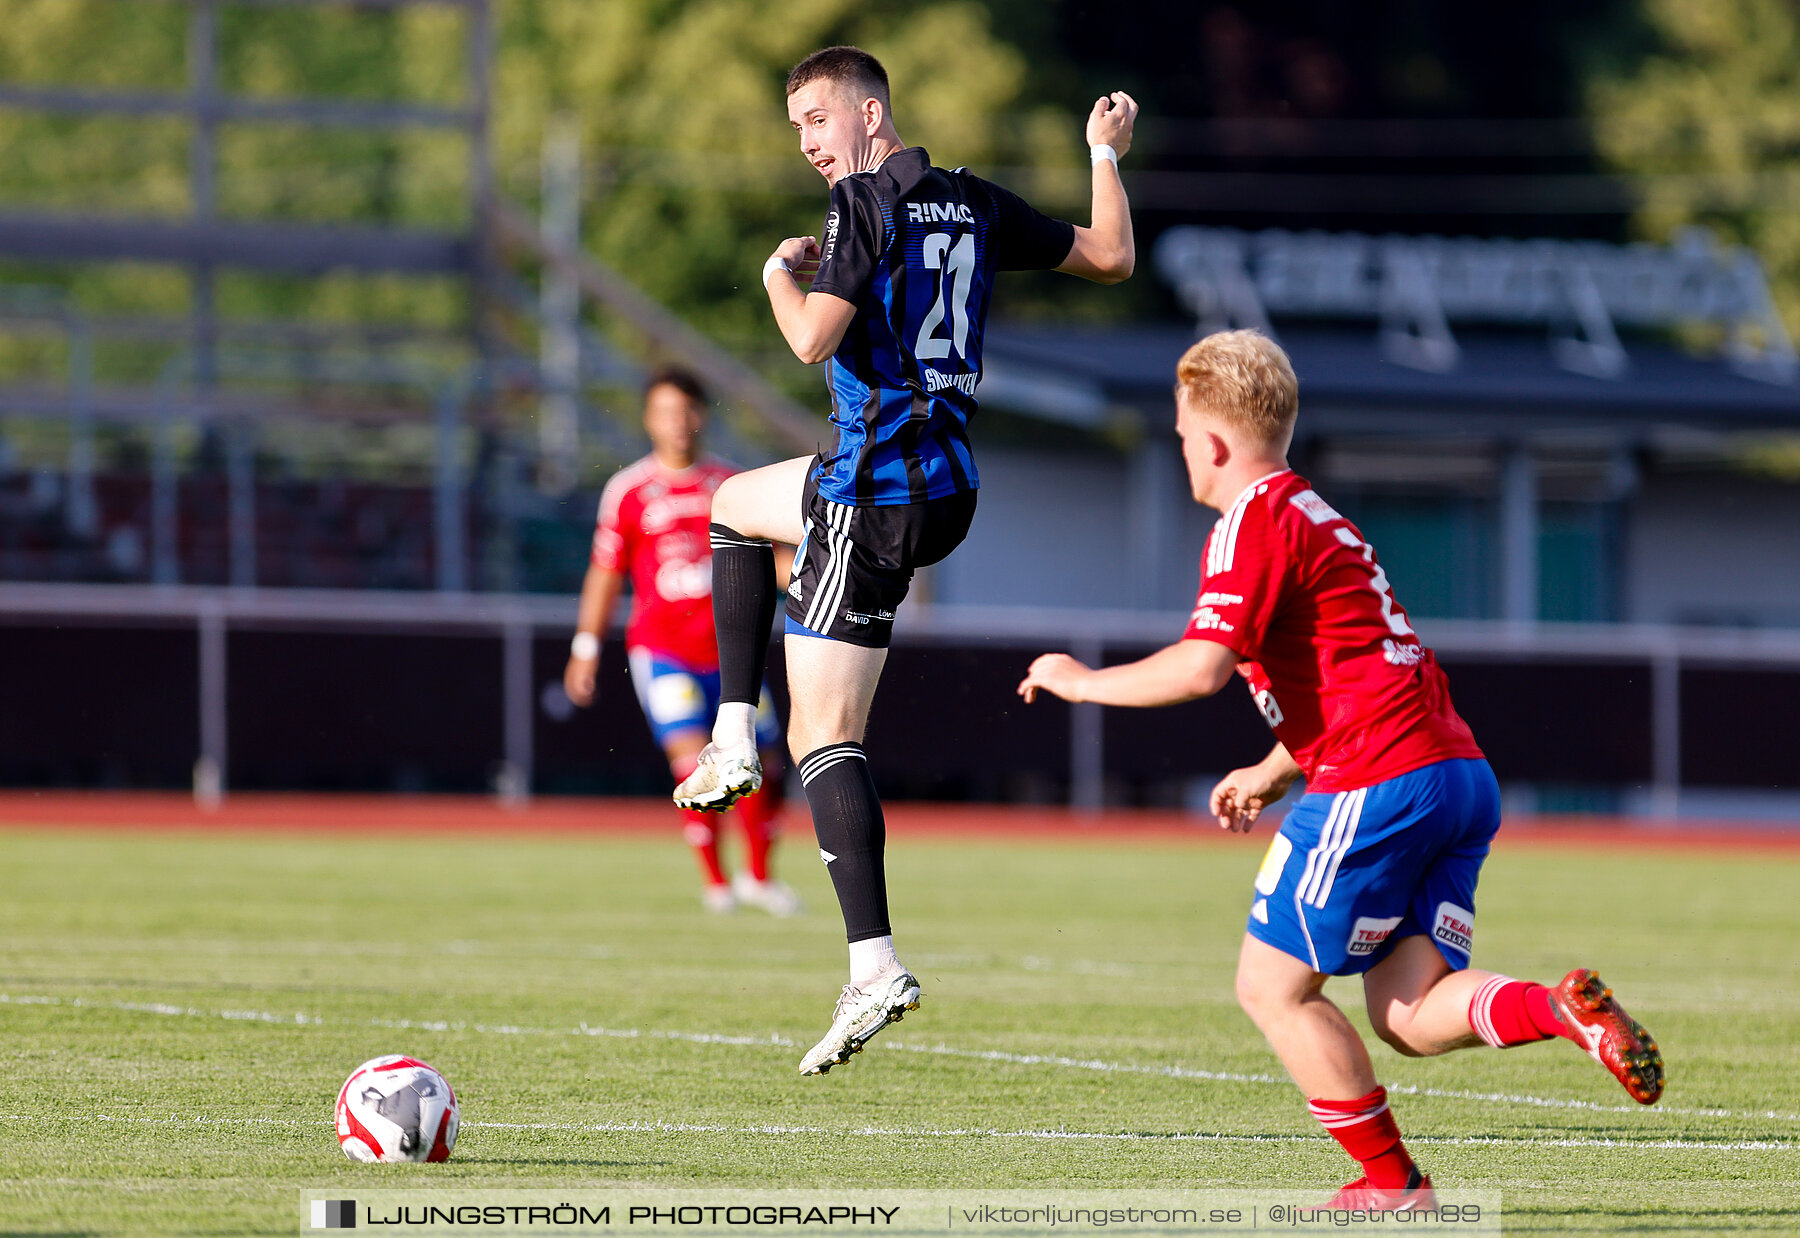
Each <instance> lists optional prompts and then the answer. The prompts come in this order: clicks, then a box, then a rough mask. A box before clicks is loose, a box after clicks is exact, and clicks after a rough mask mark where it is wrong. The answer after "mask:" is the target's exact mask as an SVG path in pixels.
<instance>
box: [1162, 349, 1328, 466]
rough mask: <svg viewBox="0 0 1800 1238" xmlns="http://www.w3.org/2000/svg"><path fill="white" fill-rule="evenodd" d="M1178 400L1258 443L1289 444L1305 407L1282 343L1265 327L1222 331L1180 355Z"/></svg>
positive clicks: (1176, 379) (1291, 365) (1176, 376)
mask: <svg viewBox="0 0 1800 1238" xmlns="http://www.w3.org/2000/svg"><path fill="white" fill-rule="evenodd" d="M1175 399H1176V401H1177V403H1179V402H1181V401H1182V400H1183V399H1185V400H1186V402H1187V406H1188V407H1189V408H1191V409H1193V410H1194V411H1196V412H1204V413H1206V414H1208V415H1210V416H1213V417H1217V418H1218V419H1219V420H1220V421H1222V422H1224V423H1225V424H1226V425H1227V426H1229V427H1231V428H1233V429H1235V430H1239V431H1241V432H1242V433H1243V434H1244V435H1245V436H1246V437H1249V438H1251V439H1254V440H1255V441H1256V442H1258V443H1261V444H1265V445H1269V446H1279V447H1282V448H1285V447H1286V446H1287V442H1288V440H1289V439H1290V438H1291V437H1293V433H1294V418H1295V416H1297V415H1298V414H1299V411H1300V382H1299V380H1298V379H1296V378H1295V377H1294V367H1293V364H1292V363H1291V362H1290V361H1289V360H1288V357H1287V354H1286V353H1285V352H1283V351H1281V345H1279V344H1277V343H1276V342H1275V341H1274V340H1272V339H1270V338H1269V337H1268V336H1266V335H1264V334H1263V333H1262V332H1260V331H1219V332H1216V333H1215V334H1212V335H1209V336H1207V337H1206V338H1205V339H1203V340H1201V341H1200V342H1199V343H1197V344H1195V345H1194V346H1193V347H1191V348H1189V349H1188V350H1187V351H1186V352H1185V353H1183V354H1182V355H1181V361H1180V362H1179V363H1178V364H1177V365H1176V366H1175Z"/></svg>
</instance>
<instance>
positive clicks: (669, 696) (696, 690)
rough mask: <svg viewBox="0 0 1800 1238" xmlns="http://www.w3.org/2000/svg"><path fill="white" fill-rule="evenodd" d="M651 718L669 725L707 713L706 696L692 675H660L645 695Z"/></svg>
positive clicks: (651, 683) (652, 681)
mask: <svg viewBox="0 0 1800 1238" xmlns="http://www.w3.org/2000/svg"><path fill="white" fill-rule="evenodd" d="M644 696H645V698H646V699H645V703H646V704H647V705H649V706H650V717H651V718H652V719H653V720H654V721H656V722H660V723H663V724H665V725H667V724H668V723H671V722H685V721H688V720H690V719H694V718H698V717H700V716H701V715H703V714H704V713H705V712H706V695H705V693H703V692H701V691H700V681H699V680H698V679H695V678H694V677H693V676H692V675H680V674H675V675H658V676H656V677H655V678H654V679H652V680H651V681H650V687H649V689H648V690H647V691H646V692H645V693H644Z"/></svg>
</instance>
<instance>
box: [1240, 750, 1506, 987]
mask: <svg viewBox="0 0 1800 1238" xmlns="http://www.w3.org/2000/svg"><path fill="white" fill-rule="evenodd" d="M1499 828H1500V787H1499V784H1498V783H1496V782H1495V781H1494V771H1493V770H1492V769H1490V768H1489V767H1488V763H1487V762H1486V761H1482V760H1461V759H1459V760H1452V761H1439V762H1437V763H1436V764H1434V765H1427V766H1425V767H1424V768H1423V769H1416V770H1414V771H1413V772H1412V773H1410V774H1402V775H1401V776H1400V777H1398V778H1391V779H1389V780H1388V781H1386V782H1379V783H1376V784H1375V785H1374V786H1372V787H1364V788H1362V789H1361V790H1357V791H1340V792H1338V793H1337V794H1335V795H1333V794H1326V793H1314V794H1308V795H1304V796H1302V797H1301V798H1300V802H1299V804H1297V805H1296V806H1295V807H1294V809H1293V811H1292V812H1290V813H1288V815H1287V820H1285V821H1283V822H1282V824H1281V831H1280V833H1278V834H1277V835H1276V836H1275V838H1274V840H1273V841H1272V842H1271V843H1270V844H1269V851H1268V854H1267V855H1266V856H1265V857H1264V858H1263V864H1262V869H1261V870H1260V871H1259V872H1258V873H1257V875H1256V901H1255V902H1254V903H1253V904H1251V907H1250V921H1249V925H1248V928H1249V932H1250V935H1251V936H1252V937H1254V938H1256V939H1257V940H1258V941H1261V942H1265V943H1267V944H1268V945H1271V946H1274V947H1275V948H1276V949H1277V950H1280V951H1281V952H1282V953H1284V954H1290V955H1292V956H1293V957H1295V958H1297V959H1299V960H1301V961H1302V962H1304V963H1307V964H1309V965H1310V966H1311V967H1312V969H1313V970H1314V971H1318V972H1324V973H1326V974H1327V975H1332V976H1353V975H1359V974H1361V973H1362V972H1365V971H1368V970H1369V968H1371V967H1373V966H1374V965H1375V964H1376V963H1379V962H1380V961H1381V960H1382V959H1384V958H1386V957H1387V955H1388V952H1389V951H1391V950H1392V949H1393V948H1394V943H1395V942H1397V941H1399V940H1400V939H1401V938H1403V937H1415V936H1419V935H1421V934H1423V935H1426V936H1429V937H1430V938H1431V939H1432V944H1433V945H1435V946H1436V947H1437V948H1438V951H1439V953H1441V954H1442V955H1443V956H1444V959H1445V961H1446V962H1448V963H1449V964H1450V966H1451V968H1452V969H1454V970H1461V969H1462V968H1465V967H1467V966H1468V965H1469V951H1470V949H1471V948H1472V946H1473V944H1474V936H1475V882H1476V879H1477V878H1478V877H1479V876H1480V875H1481V862H1482V861H1483V860H1485V859H1486V858H1487V853H1488V844H1489V842H1490V841H1491V840H1492V839H1493V837H1494V831H1495V830H1497V829H1499Z"/></svg>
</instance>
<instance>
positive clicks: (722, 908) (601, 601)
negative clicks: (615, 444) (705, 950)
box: [563, 367, 800, 916]
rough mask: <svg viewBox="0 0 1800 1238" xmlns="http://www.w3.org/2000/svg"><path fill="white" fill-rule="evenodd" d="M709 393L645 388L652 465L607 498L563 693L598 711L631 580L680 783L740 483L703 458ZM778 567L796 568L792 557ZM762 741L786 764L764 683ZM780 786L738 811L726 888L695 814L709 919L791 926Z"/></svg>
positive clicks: (689, 768) (705, 695)
mask: <svg viewBox="0 0 1800 1238" xmlns="http://www.w3.org/2000/svg"><path fill="white" fill-rule="evenodd" d="M706 405H707V399H706V393H705V391H704V389H702V387H701V386H700V383H699V380H697V379H696V378H695V377H694V376H693V375H692V374H690V373H688V372H687V371H686V370H681V369H676V368H673V367H670V368H666V369H662V370H658V371H657V372H656V373H655V374H653V375H651V377H650V381H649V383H648V384H647V385H646V386H645V389H644V430H645V432H646V433H647V434H648V435H649V436H650V454H649V455H647V456H645V457H644V458H643V459H642V460H639V461H638V462H637V463H635V464H632V465H629V466H628V467H626V468H624V469H621V470H620V471H619V472H618V473H616V474H615V475H614V476H613V478H612V480H611V481H609V482H607V483H606V489H605V491H603V492H602V494H601V496H600V515H599V520H598V522H597V523H596V526H595V529H594V550H593V557H592V558H591V559H590V561H589V563H588V571H587V579H586V580H585V581H584V582H583V583H582V586H581V609H580V612H579V614H578V616H577V618H576V631H575V639H574V640H573V641H572V642H571V644H570V654H569V664H568V667H567V668H566V669H565V670H564V672H563V688H564V690H565V691H567V692H568V694H569V699H570V700H571V701H573V702H575V704H577V705H581V706H587V705H590V704H592V703H593V700H594V681H595V672H596V671H597V670H598V668H599V665H600V646H601V643H602V641H603V640H604V637H605V633H606V630H607V627H608V626H609V625H610V624H611V623H612V616H613V608H614V607H615V606H616V605H617V604H618V601H619V594H620V593H621V592H622V591H623V589H624V587H625V581H626V579H627V578H629V579H630V581H631V591H632V606H631V619H630V622H629V623H628V624H627V626H626V630H625V646H626V649H627V651H628V654H629V657H630V661H631V682H632V685H633V687H635V688H636V689H637V697H638V704H639V705H641V706H642V707H643V710H644V717H645V718H646V719H648V720H649V723H650V729H651V730H652V731H653V732H654V733H655V735H656V742H657V743H658V744H659V745H660V746H661V747H662V750H663V752H664V754H666V755H667V756H668V758H669V769H670V771H671V772H672V773H673V774H674V775H675V780H676V781H677V782H680V781H681V780H682V779H683V778H686V777H687V776H688V775H689V774H691V773H693V772H694V762H695V759H696V758H697V757H698V756H699V754H700V749H701V748H702V747H703V746H704V745H705V743H706V740H707V732H708V729H709V728H710V726H711V725H712V718H713V714H714V712H715V711H716V710H717V709H718V704H719V653H718V646H717V645H716V644H715V642H714V640H713V615H712V549H711V547H710V545H709V544H708V540H707V533H706V526H707V520H708V518H709V513H710V511H711V510H712V498H713V493H714V492H715V491H716V490H718V488H719V484H720V483H721V482H723V481H724V480H725V479H726V478H727V477H730V476H731V475H732V474H733V473H734V472H736V470H735V469H733V468H732V467H731V466H730V465H728V464H726V463H725V462H724V461H722V460H719V459H717V458H715V457H712V456H705V455H702V454H701V453H700V435H701V432H702V431H703V430H704V429H705V427H706ZM780 558H781V560H782V562H781V563H780V564H778V566H779V567H780V569H781V570H782V572H783V573H784V574H785V572H786V568H787V565H788V564H789V563H791V562H792V559H791V556H789V555H788V554H787V553H786V551H785V548H784V551H783V553H782V555H781V556H780ZM758 687H759V688H760V691H759V693H758V703H757V710H756V717H755V728H756V742H757V745H758V746H759V748H761V749H762V751H763V754H764V756H763V759H764V760H765V761H769V762H774V763H776V765H777V766H778V765H779V762H780V757H779V755H778V750H779V745H780V741H781V735H780V731H779V727H778V725H777V723H776V721H775V710H774V706H773V704H772V703H771V702H770V699H769V690H768V688H767V687H766V686H763V685H761V684H760V682H759V684H758ZM778 788H779V781H778V780H772V781H771V782H770V783H769V784H768V785H766V786H764V787H763V789H761V790H759V791H757V792H756V793H755V794H754V795H749V796H746V797H745V798H743V799H742V800H740V801H738V803H737V806H736V810H735V812H734V814H733V815H734V816H736V818H737V820H738V822H739V824H740V825H742V826H743V831H744V867H743V868H742V869H740V870H739V872H738V874H737V878H736V879H735V880H733V881H727V880H726V878H725V870H724V867H723V866H722V865H721V864H720V861H719V832H718V828H717V825H716V824H715V822H716V818H714V817H710V816H708V815H707V814H705V813H702V812H696V811H693V810H685V811H683V812H682V816H683V818H684V819H685V822H686V825H685V830H684V833H685V835H686V837H687V841H688V844H689V845H690V846H692V847H693V849H694V855H695V857H696V858H697V859H698V860H699V861H700V871H701V874H702V875H703V876H704V877H705V879H706V888H705V891H704V892H703V895H702V898H703V901H704V902H705V905H706V907H707V909H708V910H710V911H718V912H726V911H731V910H732V909H733V908H734V907H736V906H739V905H744V906H749V907H759V908H761V909H762V910H764V911H767V912H769V913H770V914H771V915H777V916H790V915H793V914H794V913H795V912H797V911H799V910H800V900H799V898H798V897H796V895H795V894H794V891H793V890H792V889H790V888H789V887H788V886H787V885H786V884H785V883H783V882H780V881H776V880H775V879H774V878H773V877H771V876H770V875H769V853H770V851H771V850H772V849H773V847H774V843H775V837H776V834H777V832H778V830H779V824H778V817H779V814H780V812H781V795H780V791H779V789H778Z"/></svg>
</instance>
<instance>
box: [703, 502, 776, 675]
mask: <svg viewBox="0 0 1800 1238" xmlns="http://www.w3.org/2000/svg"><path fill="white" fill-rule="evenodd" d="M710 532H711V534H712V553H713V627H714V629H715V630H716V631H717V633H718V639H719V700H720V702H721V703H733V702H735V703H738V704H744V705H749V706H750V707H751V708H753V709H754V708H755V706H756V703H757V702H758V701H759V700H761V699H762V682H763V668H764V667H765V666H766V665H767V663H768V660H769V633H770V630H771V629H772V628H773V627H774V626H775V599H776V589H775V549H774V547H772V546H770V545H769V543H768V542H766V541H762V540H760V539H758V538H752V537H745V536H744V535H743V534H742V533H739V532H737V531H736V530H735V529H728V528H726V527H725V526H724V525H722V524H715V525H713V526H712V527H711V530H710Z"/></svg>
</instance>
